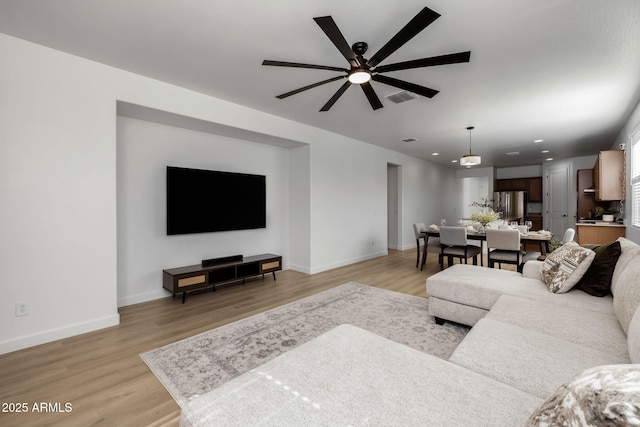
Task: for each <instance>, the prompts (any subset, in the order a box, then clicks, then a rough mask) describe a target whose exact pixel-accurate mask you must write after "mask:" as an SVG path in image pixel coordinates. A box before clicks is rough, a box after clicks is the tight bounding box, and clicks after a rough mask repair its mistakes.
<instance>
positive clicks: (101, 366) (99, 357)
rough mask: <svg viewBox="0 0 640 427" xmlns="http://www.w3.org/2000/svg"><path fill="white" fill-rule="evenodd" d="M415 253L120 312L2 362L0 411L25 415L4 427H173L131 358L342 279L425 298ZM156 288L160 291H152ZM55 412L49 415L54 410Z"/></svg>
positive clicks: (166, 406) (4, 420) (154, 384)
mask: <svg viewBox="0 0 640 427" xmlns="http://www.w3.org/2000/svg"><path fill="white" fill-rule="evenodd" d="M415 260H416V258H415V249H411V250H407V251H393V250H390V251H389V255H387V256H383V257H379V258H375V259H372V260H368V261H364V262H360V263H357V264H353V265H349V266H346V267H341V268H337V269H334V270H331V271H327V272H323V273H318V274H314V275H307V274H303V273H298V272H295V271H290V270H287V271H282V272H278V273H277V280H276V281H274V280H273V278H272V277H271V276H270V275H267V276H265V278H264V280H263V279H261V278H257V279H253V280H249V281H247V283H246V285H235V286H228V287H225V288H221V289H219V290H218V291H216V292H206V293H201V294H197V295H189V296H188V297H187V302H186V304H184V305H183V304H181V303H180V302H181V299H180V298H178V297H176V299H173V298H171V297H168V298H163V299H160V300H155V301H150V302H146V303H142V304H136V305H132V306H128V307H123V308H121V309H120V310H119V312H120V320H121V323H120V325H118V326H115V327H111V328H107V329H103V330H100V331H96V332H91V333H88V334H83V335H80V336H76V337H72V338H67V339H63V340H60V341H56V342H52V343H48V344H44V345H41V346H37V347H33V348H30V349H25V350H21V351H17V352H13V353H10V354H6V355H2V356H0V403H1V404H2V405H3V407H2V408H0V409H11V408H10V407H9V405H11V404H21V403H26V404H27V406H28V411H27V413H7V412H0V425H2V426H31V425H33V426H43V425H61V426H76V425H77V426H92V425H105V426H129V425H132V426H165V425H166V426H176V425H178V418H179V414H180V410H179V407H178V405H177V404H176V403H175V401H174V400H173V399H172V397H171V396H170V395H169V393H168V392H167V391H166V390H165V389H164V387H163V386H162V385H161V384H160V382H159V381H158V380H157V379H156V377H155V376H154V375H153V374H152V373H151V371H150V370H149V369H148V368H147V366H146V365H145V364H144V362H142V359H140V357H139V356H138V355H139V354H140V353H143V352H145V351H149V350H152V349H154V348H157V347H160V346H162V345H165V344H168V343H172V342H175V341H178V340H180V339H183V338H186V337H189V336H192V335H195V334H198V333H200V332H204V331H207V330H209V329H212V328H216V327H218V326H221V325H224V324H227V323H230V322H233V321H235V320H238V319H241V318H244V317H247V316H251V315H253V314H256V313H260V312H262V311H265V310H268V309H271V308H274V307H277V306H280V305H282V304H286V303H288V302H291V301H294V300H297V299H300V298H304V297H306V296H309V295H312V294H315V293H318V292H321V291H324V290H326V289H330V288H332V287H335V286H338V285H341V284H343V283H346V282H349V281H355V282H359V283H363V284H367V285H371V286H377V287H381V288H385V289H390V290H394V291H398V292H403V293H407V294H411V295H415V296H419V297H427V295H426V291H425V279H426V278H427V277H428V276H429V275H431V274H434V273H436V272H437V271H439V266H438V264H437V255H435V254H429V258H428V263H427V265H426V266H425V269H424V271H420V270H419V269H417V268H415ZM158 286H161V283H160V282H159V283H158ZM40 402H45V403H52V404H54V405H55V403H59V404H60V406H61V407H62V409H63V410H64V405H65V403H70V404H71V405H72V408H71V412H56V413H42V412H40V413H38V412H33V405H34V404H39V403H40ZM54 409H55V408H54Z"/></svg>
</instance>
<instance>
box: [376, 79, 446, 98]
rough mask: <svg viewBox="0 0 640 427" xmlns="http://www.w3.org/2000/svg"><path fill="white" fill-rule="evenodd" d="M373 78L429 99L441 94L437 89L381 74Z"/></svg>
mask: <svg viewBox="0 0 640 427" xmlns="http://www.w3.org/2000/svg"><path fill="white" fill-rule="evenodd" d="M371 78H372V79H373V80H375V81H377V82H379V83H384V84H386V85H389V86H393V87H397V88H400V89H404V90H408V91H409V92H413V93H417V94H418V95H422V96H425V97H427V98H433V97H434V96H435V95H437V94H438V92H439V91H438V90H435V89H431V88H428V87H424V86H420V85H417V84H415V83H410V82H406V81H404V80H398V79H394V78H393V77H387V76H382V75H380V74H374V75H373V76H372V77H371Z"/></svg>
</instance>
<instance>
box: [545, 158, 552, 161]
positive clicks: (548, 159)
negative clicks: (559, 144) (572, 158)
mask: <svg viewBox="0 0 640 427" xmlns="http://www.w3.org/2000/svg"><path fill="white" fill-rule="evenodd" d="M545 160H546V161H547V162H550V161H551V160H553V157H549V158H547V159H545Z"/></svg>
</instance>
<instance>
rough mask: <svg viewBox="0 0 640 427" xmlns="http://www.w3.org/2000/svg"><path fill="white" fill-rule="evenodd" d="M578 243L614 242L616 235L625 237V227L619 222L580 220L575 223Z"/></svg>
mask: <svg viewBox="0 0 640 427" xmlns="http://www.w3.org/2000/svg"><path fill="white" fill-rule="evenodd" d="M576 227H577V232H578V236H577V239H576V240H577V242H578V243H579V244H581V245H582V244H584V243H591V244H604V243H611V242H614V241H615V240H616V239H617V238H618V237H626V231H627V227H626V226H625V225H624V224H621V223H619V222H607V221H600V220H591V221H581V222H578V223H577V224H576Z"/></svg>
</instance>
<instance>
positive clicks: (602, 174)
mask: <svg viewBox="0 0 640 427" xmlns="http://www.w3.org/2000/svg"><path fill="white" fill-rule="evenodd" d="M623 172H624V151H622V150H609V151H601V152H600V153H599V154H598V159H597V160H596V164H595V166H594V168H593V182H594V184H595V190H596V192H595V193H596V200H597V201H606V200H622V190H623V186H622V185H623V184H622V182H623V178H624V177H623Z"/></svg>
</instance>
